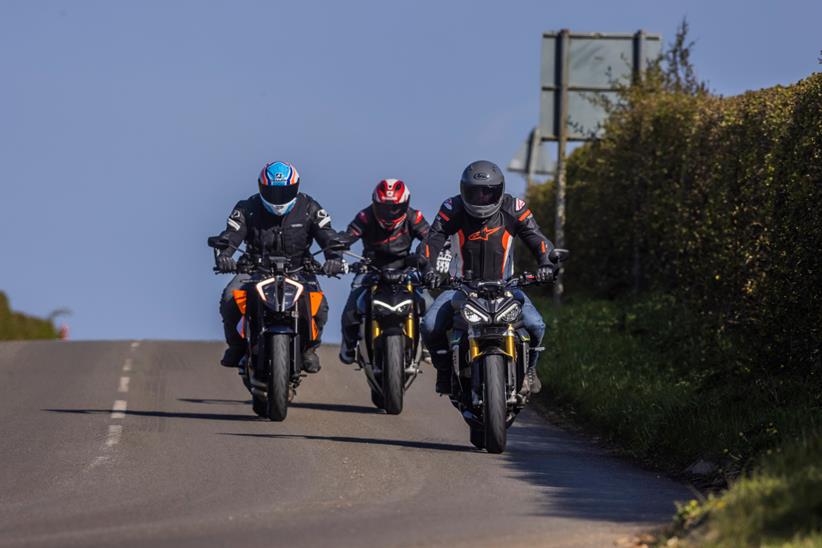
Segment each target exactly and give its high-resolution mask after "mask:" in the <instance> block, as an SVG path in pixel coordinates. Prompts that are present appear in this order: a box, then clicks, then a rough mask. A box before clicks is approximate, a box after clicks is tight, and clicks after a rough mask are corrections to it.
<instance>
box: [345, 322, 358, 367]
mask: <svg viewBox="0 0 822 548" xmlns="http://www.w3.org/2000/svg"><path fill="white" fill-rule="evenodd" d="M343 320H345V318H343ZM359 330H360V327H359V325H351V326H347V325H343V328H342V343H340V361H341V362H343V363H344V364H346V365H350V364H352V363H354V360H355V359H356V357H357V353H356V349H357V339H358V338H359V337H358V336H357V335H358V331H359Z"/></svg>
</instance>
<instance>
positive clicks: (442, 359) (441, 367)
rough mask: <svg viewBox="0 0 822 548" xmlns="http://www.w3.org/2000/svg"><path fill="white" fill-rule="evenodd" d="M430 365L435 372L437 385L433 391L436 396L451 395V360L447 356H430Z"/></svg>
mask: <svg viewBox="0 0 822 548" xmlns="http://www.w3.org/2000/svg"><path fill="white" fill-rule="evenodd" d="M431 364H432V365H433V366H434V369H436V370H437V383H436V387H435V390H436V392H437V394H445V395H446V396H447V395H449V394H451V359H450V356H448V355H445V356H443V355H438V354H436V353H434V354H432V355H431Z"/></svg>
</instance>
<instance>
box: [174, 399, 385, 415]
mask: <svg viewBox="0 0 822 548" xmlns="http://www.w3.org/2000/svg"><path fill="white" fill-rule="evenodd" d="M177 401H182V402H186V403H201V404H204V405H251V400H223V399H213V398H177ZM288 407H289V408H290V409H313V410H315V411H333V412H335V413H362V414H371V415H373V414H379V413H382V410H381V409H377V408H376V407H368V406H365V405H351V404H347V403H322V402H301V401H293V402H291V403H289V404H288Z"/></svg>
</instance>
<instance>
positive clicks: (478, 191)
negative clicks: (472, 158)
mask: <svg viewBox="0 0 822 548" xmlns="http://www.w3.org/2000/svg"><path fill="white" fill-rule="evenodd" d="M504 194H505V177H504V176H503V175H502V171H501V170H500V168H499V167H497V165H496V164H494V163H493V162H488V161H486V160H480V161H478V162H473V163H471V164H469V165H468V167H466V168H465V171H463V172H462V179H460V195H461V196H462V203H463V204H464V205H465V210H466V211H467V212H468V214H469V215H471V216H472V217H477V218H480V219H486V218H488V217H490V216H491V215H493V214H495V213H496V212H497V211H499V208H500V207H501V206H502V197H503V195H504Z"/></svg>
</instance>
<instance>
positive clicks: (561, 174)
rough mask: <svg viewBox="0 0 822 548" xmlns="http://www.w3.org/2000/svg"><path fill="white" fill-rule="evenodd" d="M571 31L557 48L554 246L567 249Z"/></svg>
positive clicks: (557, 290) (558, 298)
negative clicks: (567, 154) (566, 157)
mask: <svg viewBox="0 0 822 548" xmlns="http://www.w3.org/2000/svg"><path fill="white" fill-rule="evenodd" d="M569 43H570V31H569V30H568V29H562V30H561V31H560V32H559V44H558V46H559V47H558V48H557V60H558V61H559V62H558V63H557V72H558V75H557V76H558V78H557V80H558V81H559V92H560V100H559V101H558V103H559V105H558V107H559V108H558V110H559V112H558V113H557V131H558V135H557V176H556V199H557V210H556V217H555V220H554V244H555V245H556V246H557V247H559V248H564V247H565V170H566V166H565V146H566V144H567V143H568V45H569ZM562 292H563V286H562V268H560V270H559V272H558V273H557V280H556V283H555V284H554V303H555V304H557V305H559V304H561V303H562Z"/></svg>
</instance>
